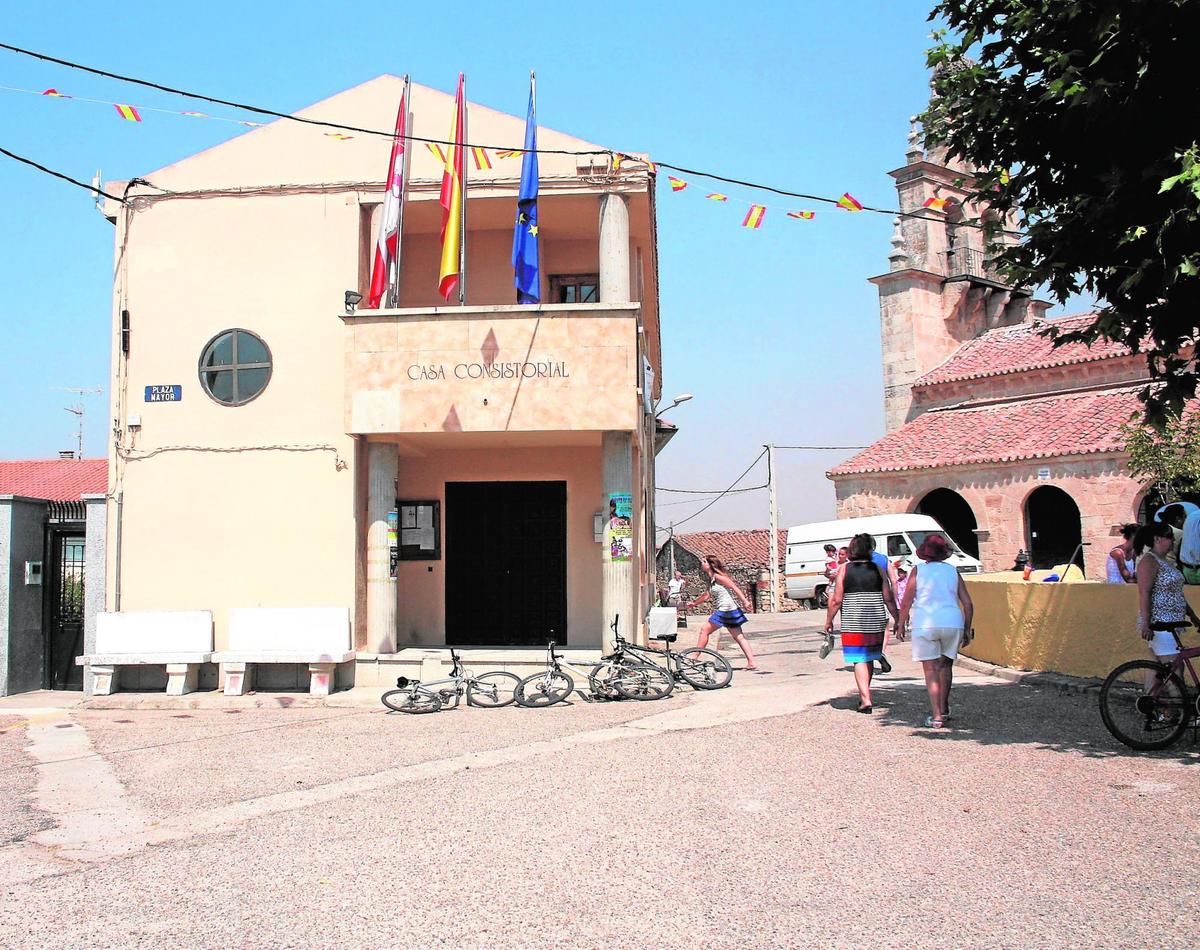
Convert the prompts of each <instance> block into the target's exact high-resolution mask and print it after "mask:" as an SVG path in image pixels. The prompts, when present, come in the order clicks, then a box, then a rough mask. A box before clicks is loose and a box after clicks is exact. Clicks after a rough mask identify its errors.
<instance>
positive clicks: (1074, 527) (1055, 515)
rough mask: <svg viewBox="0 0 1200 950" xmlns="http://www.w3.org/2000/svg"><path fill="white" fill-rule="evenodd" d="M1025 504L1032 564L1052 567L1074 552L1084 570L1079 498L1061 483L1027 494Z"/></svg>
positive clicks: (1065, 559) (1076, 560) (1026, 534)
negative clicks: (1070, 493) (1064, 488)
mask: <svg viewBox="0 0 1200 950" xmlns="http://www.w3.org/2000/svg"><path fill="white" fill-rule="evenodd" d="M1022 507H1023V508H1024V510H1025V540H1026V544H1027V545H1028V546H1027V550H1028V551H1029V560H1030V563H1031V564H1032V565H1033V566H1034V567H1035V568H1039V569H1041V568H1050V567H1054V566H1055V565H1058V564H1064V563H1066V561H1067V560H1068V559H1070V558H1071V557H1072V555H1074V563H1076V564H1078V565H1079V569H1080V570H1083V554H1082V553H1081V552H1080V548H1079V542H1080V540H1081V539H1082V538H1083V517H1082V515H1081V514H1080V511H1079V505H1078V504H1076V502H1075V499H1074V498H1072V497H1071V496H1070V495H1068V494H1067V493H1066V492H1065V491H1063V490H1062V489H1061V488H1059V487H1058V486H1057V485H1041V486H1039V487H1037V488H1035V489H1034V490H1033V491H1031V492H1030V493H1029V494H1028V495H1026V496H1025V504H1024V505H1023V506H1022ZM1077 552H1079V553H1077Z"/></svg>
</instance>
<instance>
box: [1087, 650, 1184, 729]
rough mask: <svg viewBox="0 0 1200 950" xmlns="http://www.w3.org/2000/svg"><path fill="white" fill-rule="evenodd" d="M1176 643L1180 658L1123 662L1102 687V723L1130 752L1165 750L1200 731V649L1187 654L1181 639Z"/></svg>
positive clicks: (1176, 656) (1109, 675) (1177, 655)
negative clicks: (1199, 663)
mask: <svg viewBox="0 0 1200 950" xmlns="http://www.w3.org/2000/svg"><path fill="white" fill-rule="evenodd" d="M1175 642H1176V643H1178V644H1179V653H1177V654H1176V655H1175V659H1173V660H1172V661H1171V662H1170V663H1162V662H1158V661H1156V660H1131V661H1130V662H1128V663H1122V664H1121V665H1120V666H1118V667H1117V668H1116V669H1115V670H1113V671H1112V672H1111V673H1109V674H1108V679H1106V680H1105V681H1104V685H1103V686H1101V687H1100V718H1101V719H1103V720H1104V725H1105V726H1107V727H1108V731H1109V732H1111V733H1112V734H1113V736H1114V737H1115V738H1116V739H1119V740H1120V741H1121V742H1123V743H1125V745H1127V746H1129V747H1130V748H1131V749H1140V750H1143V751H1147V750H1150V749H1165V748H1166V747H1167V746H1169V745H1171V744H1172V743H1173V742H1176V741H1177V740H1178V739H1179V737H1180V736H1182V735H1183V734H1184V732H1186V731H1187V728H1188V726H1192V727H1194V728H1200V676H1197V675H1196V669H1195V667H1194V666H1192V660H1193V659H1195V658H1197V657H1200V647H1192V648H1190V649H1186V650H1185V649H1184V648H1183V644H1182V643H1181V642H1180V640H1179V635H1178V634H1176V635H1175ZM1185 670H1186V671H1187V673H1188V674H1189V675H1190V677H1191V684H1190V685H1189V684H1188V683H1187V682H1186V679H1185V676H1184V671H1185Z"/></svg>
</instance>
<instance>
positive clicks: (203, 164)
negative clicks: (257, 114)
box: [143, 75, 607, 191]
mask: <svg viewBox="0 0 1200 950" xmlns="http://www.w3.org/2000/svg"><path fill="white" fill-rule="evenodd" d="M403 88H404V81H403V80H402V79H400V78H399V77H398V76H391V75H382V76H377V77H376V78H374V79H371V80H368V81H367V82H364V83H362V84H361V85H358V86H355V87H353V88H352V89H347V90H345V91H344V92H339V93H337V94H336V95H333V96H330V97H329V98H328V99H323V100H321V101H320V102H317V103H314V104H313V105H311V106H308V107H306V108H304V109H300V110H298V111H297V112H295V113H293V114H294V115H298V116H303V117H305V118H311V119H321V120H324V121H329V122H337V123H340V124H343V125H350V126H356V127H359V128H364V129H379V130H383V131H390V130H391V129H393V128H394V127H395V123H396V109H397V107H398V105H399V103H400V94H401V92H402V91H403ZM411 95H412V103H411V111H412V120H413V121H412V128H411V129H410V130H409V131H410V134H411V135H416V136H421V137H424V138H434V139H446V138H447V137H448V133H449V130H450V119H451V116H452V113H453V108H454V96H453V94H451V93H445V92H442V91H441V90H439V89H432V88H430V87H429V86H421V85H418V84H417V83H413V84H412V86H411ZM527 95H528V91H527V89H525V90H523V89H521V88H520V87H519V88H518V89H517V91H516V94H515V95H514V100H515V101H516V102H517V103H519V105H520V106H521V109H522V113H523V112H524V106H525V104H526V98H525V97H526V96H527ZM247 117H248V118H253V116H252V115H248V116H247ZM467 127H468V139H469V141H470V142H473V143H475V142H477V143H480V144H484V145H488V146H494V147H495V148H511V149H519V148H521V146H522V145H523V143H524V140H525V116H524V114H522V115H521V116H515V115H509V114H507V113H504V112H499V111H497V110H495V109H491V108H488V107H487V106H483V105H480V104H478V103H475V102H470V101H468V114H467ZM326 133H334V134H346V135H352V136H353V137H352V138H350V139H347V140H339V139H337V138H334V137H332V135H329V134H326ZM411 144H412V146H413V148H412V155H411V159H410V161H411V164H410V169H409V174H410V178H411V180H412V181H413V182H420V181H426V182H432V181H435V180H436V181H440V180H441V175H442V165H441V163H440V162H439V160H438V159H437V158H436V157H435V156H434V155H433V153H432V152H431V151H430V150H429V149H428V148H427V147H426V146H425V144H424V143H420V142H413V143H411ZM538 147H539V149H543V148H545V149H564V150H566V151H572V152H574V151H584V152H595V153H596V155H597V156H600V155H602V154H603V153H605V152H606V151H607V149H605V148H604V147H602V146H599V145H595V144H594V143H591V142H586V141H584V140H583V139H579V138H575V137H574V136H571V135H567V134H565V133H563V132H556V131H555V130H553V129H548V128H545V127H544V126H538ZM390 150H391V140H390V139H389V138H387V137H384V136H380V135H366V134H363V133H338V132H337V130H335V129H329V128H324V127H321V126H312V125H305V124H302V123H299V122H291V121H288V120H287V119H275V120H273V121H268V122H267V124H266V125H264V126H263V127H262V128H258V129H253V130H251V131H248V132H246V133H245V134H243V135H239V136H237V137H235V138H233V139H230V140H229V141H227V142H222V143H221V144H219V145H214V146H213V147H212V148H209V149H205V150H204V151H202V152H197V153H196V154H195V155H191V156H189V157H187V158H184V159H181V160H180V161H178V162H175V163H174V164H171V165H167V166H166V167H164V168H160V169H158V170H157V171H154V172H149V173H147V174H146V175H144V176H143V177H145V178H147V179H148V180H149V181H151V182H152V183H153V184H154V185H156V186H158V187H160V188H165V189H168V190H172V191H188V190H201V189H220V188H245V187H252V186H260V185H278V184H311V183H316V182H326V183H334V182H382V181H383V179H384V178H385V177H386V175H387V164H388V155H389V153H390ZM489 157H490V158H491V162H492V168H491V169H490V170H487V169H483V170H476V169H475V166H474V163H473V162H472V161H471V159H470V156H469V155H468V157H467V162H468V169H469V170H468V173H467V174H468V180H471V181H482V180H487V179H493V180H514V179H519V178H520V176H521V159H520V157H519V156H518V157H515V158H509V159H502V158H500V157H499V156H498V155H497V154H496V153H495V152H494V151H490V150H489ZM597 161H599V158H598V159H597ZM538 164H539V168H538V171H539V175H540V177H541V178H542V179H543V180H546V179H549V178H555V177H570V178H577V177H578V163H577V159H576V157H575V156H573V155H550V154H539V156H538Z"/></svg>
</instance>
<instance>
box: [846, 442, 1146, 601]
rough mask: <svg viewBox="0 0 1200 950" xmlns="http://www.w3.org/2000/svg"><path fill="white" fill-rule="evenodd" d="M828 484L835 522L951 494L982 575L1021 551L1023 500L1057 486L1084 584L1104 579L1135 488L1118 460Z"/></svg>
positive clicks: (951, 470) (1137, 494)
mask: <svg viewBox="0 0 1200 950" xmlns="http://www.w3.org/2000/svg"><path fill="white" fill-rule="evenodd" d="M1043 469H1049V478H1039V471H1041V470H1043ZM833 481H834V486H835V490H836V494H837V516H838V517H839V518H859V517H865V516H867V515H881V514H897V513H903V512H910V511H912V510H913V509H914V508H915V507H916V506H917V504H918V503H919V502H920V500H921V499H922V498H923V497H924V496H925V495H926V494H928V493H929V492H930V491H932V490H933V489H935V488H949V489H952V490H953V491H956V492H958V493H959V494H960V495H962V496H963V498H964V499H966V501H967V503H968V504H969V505H970V506H971V509H972V511H973V512H974V513H975V518H976V520H977V521H978V523H979V557H980V560H981V561H982V562H983V568H984V570H985V571H1000V570H1007V569H1009V568H1011V567H1012V565H1013V561H1014V559H1015V558H1016V555H1017V552H1018V551H1019V550H1021V549H1026V550H1027V549H1028V547H1029V539H1028V534H1027V532H1028V526H1027V524H1026V518H1025V510H1024V506H1025V501H1026V499H1027V498H1028V497H1029V495H1030V493H1031V492H1032V491H1033V490H1034V489H1036V488H1038V487H1040V486H1042V485H1054V486H1057V487H1058V488H1061V489H1062V490H1063V491H1065V492H1066V493H1067V494H1068V495H1070V496H1071V498H1072V499H1074V501H1075V503H1076V504H1077V505H1078V506H1079V513H1080V520H1081V528H1082V534H1083V540H1084V541H1090V542H1091V545H1090V546H1089V547H1085V548H1084V563H1085V565H1086V573H1087V576H1088V577H1089V578H1091V579H1096V578H1103V577H1104V560H1105V557H1106V556H1107V554H1108V551H1109V550H1110V548H1111V547H1112V545H1113V544H1114V543H1116V542H1115V541H1114V537H1115V536H1116V535H1115V533H1114V529H1116V528H1118V526H1120V525H1123V524H1125V523H1127V522H1129V521H1132V520H1134V518H1135V516H1136V514H1137V505H1138V502H1139V501H1140V499H1141V494H1142V489H1143V486H1142V485H1141V484H1140V483H1139V482H1137V481H1136V480H1135V479H1133V478H1131V477H1130V476H1129V475H1128V473H1127V472H1126V470H1125V462H1124V456H1120V455H1104V456H1100V455H1097V456H1090V457H1086V458H1076V459H1048V460H1047V459H1033V460H1030V461H1023V462H1013V463H1007V464H1006V463H997V464H996V465H991V466H967V465H963V466H953V467H947V468H941V469H928V470H921V471H911V472H877V473H872V474H867V475H843V476H838V477H836V478H834V479H833Z"/></svg>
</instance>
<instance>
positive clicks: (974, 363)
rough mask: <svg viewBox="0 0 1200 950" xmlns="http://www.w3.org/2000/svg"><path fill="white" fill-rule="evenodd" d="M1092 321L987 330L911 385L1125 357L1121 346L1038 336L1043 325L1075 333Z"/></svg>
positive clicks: (1085, 316)
mask: <svg viewBox="0 0 1200 950" xmlns="http://www.w3.org/2000/svg"><path fill="white" fill-rule="evenodd" d="M1095 319H1096V315H1095V314H1094V313H1085V314H1081V315H1079V316H1076V317H1063V318H1062V319H1058V320H1039V321H1037V322H1036V323H1021V324H1018V325H1017V326H1015V327H1000V328H998V329H995V330H989V331H988V332H987V333H985V334H983V335H982V336H978V337H976V338H975V339H973V340H968V341H967V342H966V343H964V344H963V345H962V346H960V347H959V348H958V349H957V350H955V351H954V353H953V354H951V356H950V357H949V358H948V359H947V360H946V361H945V362H944V363H942V364H941V365H940V366H935V367H934V368H933V369H931V370H930V371H929V372H928V373H926V374H925V375H924V376H922V377H921V378H920V379H918V380H917V381H916V382H915V383H913V386H914V387H917V386H933V385H936V384H937V383H949V382H954V381H955V380H960V379H980V378H982V377H984V376H1002V375H1004V374H1006V373H1019V372H1022V371H1023V370H1031V369H1043V368H1046V367H1050V366H1068V365H1070V364H1072V363H1090V362H1092V361H1094V360H1108V359H1113V358H1114V357H1118V356H1128V355H1129V352H1130V351H1129V348H1128V347H1127V346H1124V345H1123V344H1119V343H1109V342H1107V341H1104V340H1100V341H1097V342H1096V343H1095V344H1093V345H1092V346H1087V345H1086V344H1084V343H1065V344H1063V345H1062V346H1059V347H1055V346H1054V345H1053V343H1052V342H1051V341H1050V339H1049V337H1045V336H1042V334H1041V331H1042V330H1043V329H1045V328H1046V327H1047V326H1056V327H1061V328H1062V329H1063V330H1067V331H1070V330H1077V329H1079V328H1081V327H1086V326H1087V325H1088V324H1090V323H1091V322H1092V321H1093V320H1095Z"/></svg>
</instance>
